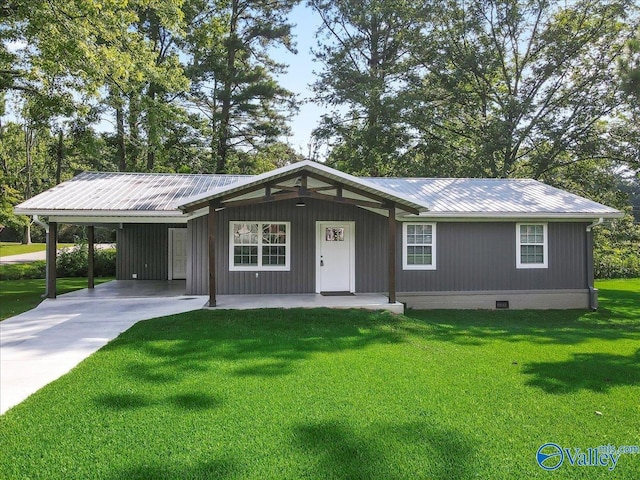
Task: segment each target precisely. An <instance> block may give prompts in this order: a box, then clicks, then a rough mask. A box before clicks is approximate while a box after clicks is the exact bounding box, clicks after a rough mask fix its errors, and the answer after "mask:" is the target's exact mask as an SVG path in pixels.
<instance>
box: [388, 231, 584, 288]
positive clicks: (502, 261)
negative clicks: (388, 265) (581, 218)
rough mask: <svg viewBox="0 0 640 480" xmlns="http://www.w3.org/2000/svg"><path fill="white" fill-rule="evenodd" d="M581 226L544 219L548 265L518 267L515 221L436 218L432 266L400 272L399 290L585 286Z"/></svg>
mask: <svg viewBox="0 0 640 480" xmlns="http://www.w3.org/2000/svg"><path fill="white" fill-rule="evenodd" d="M585 227H586V224H584V223H556V222H549V223H548V228H549V268H546V269H517V268H516V260H515V259H516V227H515V223H511V222H503V223H488V222H477V223H476V222H474V223H464V222H459V223H446V222H438V223H437V250H436V255H437V270H435V271H429V270H425V271H402V272H401V274H400V281H399V287H398V291H404V292H421V291H424V292H428V291H482V290H546V289H574V288H584V284H585V280H584V271H585V269H586V263H585V254H586V252H585V247H584V244H585V242H584V235H585V233H583V232H584V230H585ZM400 261H401V259H400Z"/></svg>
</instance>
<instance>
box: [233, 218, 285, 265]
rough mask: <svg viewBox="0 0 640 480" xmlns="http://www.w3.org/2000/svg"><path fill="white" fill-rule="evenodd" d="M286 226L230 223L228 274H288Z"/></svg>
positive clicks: (262, 223) (267, 223)
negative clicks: (278, 271) (240, 272)
mask: <svg viewBox="0 0 640 480" xmlns="http://www.w3.org/2000/svg"><path fill="white" fill-rule="evenodd" d="M290 226H291V225H290V223H289V222H230V223H229V236H230V238H229V270H237V271H249V270H251V271H256V270H289V269H290V267H289V258H290V250H291V249H290V247H289V244H290V233H289V231H290Z"/></svg>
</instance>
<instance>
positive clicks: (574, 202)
mask: <svg viewBox="0 0 640 480" xmlns="http://www.w3.org/2000/svg"><path fill="white" fill-rule="evenodd" d="M250 178H251V177H250V176H243V175H205V174H201V175H186V174H158V173H151V174H146V173H106V172H87V173H82V174H80V175H78V176H76V177H74V178H73V179H71V180H69V181H67V182H64V183H61V184H60V185H57V186H56V187H53V188H52V189H50V190H47V191H46V192H43V193H41V194H39V195H36V196H35V197H33V198H31V199H29V200H27V201H25V202H23V203H22V204H20V205H18V206H17V207H16V211H17V213H38V212H39V211H42V212H44V211H47V212H51V211H59V212H60V213H65V212H71V211H73V212H87V213H90V212H91V211H92V210H93V211H100V212H105V211H113V212H127V211H129V212H132V214H134V215H140V214H145V213H149V214H152V213H154V212H158V213H161V212H175V213H176V214H177V213H179V210H178V206H180V205H183V204H185V202H186V201H189V200H192V199H193V198H194V197H201V196H203V195H207V194H209V195H210V194H213V193H215V192H216V191H217V190H221V189H225V190H226V189H227V188H228V187H229V186H230V185H234V184H243V183H245V182H246V181H247V180H249V179H250ZM359 181H360V182H361V183H366V184H368V185H370V186H371V189H373V190H374V191H375V190H376V189H380V190H382V191H387V192H394V194H395V195H397V196H398V197H400V198H405V199H406V200H407V201H410V202H414V203H415V204H419V205H423V206H425V207H426V208H428V209H429V211H428V212H426V213H425V215H431V214H433V215H446V214H451V215H464V214H469V215H473V214H484V215H494V214H495V215H501V214H522V215H543V214H549V215H551V214H559V215H567V216H570V215H572V214H573V215H590V214H593V215H594V216H601V215H604V216H617V214H619V212H618V211H617V210H615V209H613V208H610V207H607V206H605V205H602V204H600V203H597V202H594V201H592V200H589V199H586V198H583V197H580V196H578V195H574V194H572V193H569V192H566V191H563V190H560V189H557V188H554V187H551V186H549V185H546V184H544V183H541V182H537V181H535V180H529V179H477V178H359Z"/></svg>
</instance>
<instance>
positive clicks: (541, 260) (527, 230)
mask: <svg viewBox="0 0 640 480" xmlns="http://www.w3.org/2000/svg"><path fill="white" fill-rule="evenodd" d="M548 247H549V241H548V236H547V224H546V223H516V268H547V267H548V266H549V253H548V250H549V248H548Z"/></svg>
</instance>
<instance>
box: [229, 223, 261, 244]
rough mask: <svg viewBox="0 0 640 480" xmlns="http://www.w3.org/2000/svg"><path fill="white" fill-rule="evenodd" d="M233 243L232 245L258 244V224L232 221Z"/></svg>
mask: <svg viewBox="0 0 640 480" xmlns="http://www.w3.org/2000/svg"><path fill="white" fill-rule="evenodd" d="M233 244H234V245H257V244H258V224H257V223H234V224H233Z"/></svg>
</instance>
